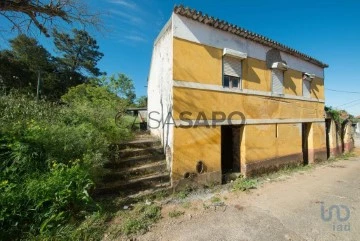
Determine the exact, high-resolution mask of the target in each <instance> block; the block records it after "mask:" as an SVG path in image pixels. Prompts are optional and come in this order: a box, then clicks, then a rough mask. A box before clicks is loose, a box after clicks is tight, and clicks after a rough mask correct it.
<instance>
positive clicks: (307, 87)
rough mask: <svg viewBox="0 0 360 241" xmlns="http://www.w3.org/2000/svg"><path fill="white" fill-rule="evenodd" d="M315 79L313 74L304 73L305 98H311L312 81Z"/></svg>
mask: <svg viewBox="0 0 360 241" xmlns="http://www.w3.org/2000/svg"><path fill="white" fill-rule="evenodd" d="M314 77H315V75H313V74H308V73H303V78H302V79H303V96H304V97H308V98H309V97H311V81H312V79H313V78H314Z"/></svg>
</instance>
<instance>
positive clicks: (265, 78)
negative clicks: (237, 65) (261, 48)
mask: <svg viewBox="0 0 360 241" xmlns="http://www.w3.org/2000/svg"><path fill="white" fill-rule="evenodd" d="M242 88H243V89H249V90H260V91H271V70H270V69H268V68H267V67H266V62H265V61H261V60H258V59H254V58H247V59H244V60H243V61H242Z"/></svg>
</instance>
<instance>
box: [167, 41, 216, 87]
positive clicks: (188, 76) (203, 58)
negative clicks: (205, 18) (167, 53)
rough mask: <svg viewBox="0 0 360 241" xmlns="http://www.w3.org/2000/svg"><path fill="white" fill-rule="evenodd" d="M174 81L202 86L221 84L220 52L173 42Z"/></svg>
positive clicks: (205, 47) (183, 42)
mask: <svg viewBox="0 0 360 241" xmlns="http://www.w3.org/2000/svg"><path fill="white" fill-rule="evenodd" d="M173 51H174V60H173V64H174V65H173V71H174V74H173V75H174V79H176V80H182V81H191V82H197V83H203V84H214V85H221V84H222V50H221V49H217V48H213V47H209V46H205V45H201V44H196V43H192V42H188V41H186V40H180V39H177V38H174V41H173Z"/></svg>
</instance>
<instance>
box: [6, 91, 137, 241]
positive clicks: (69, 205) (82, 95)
mask: <svg viewBox="0 0 360 241" xmlns="http://www.w3.org/2000/svg"><path fill="white" fill-rule="evenodd" d="M62 100H63V101H64V102H65V105H58V104H54V103H51V102H46V101H44V100H39V101H36V100H35V98H34V96H28V95H23V94H20V93H18V92H16V91H13V92H11V93H10V94H7V95H1V96H0V112H1V113H2V115H1V116H0V123H1V126H0V158H1V165H0V203H1V209H0V226H1V230H2V231H1V236H0V239H2V240H15V239H26V238H29V237H36V236H39V237H42V239H45V237H54V236H57V235H58V233H59V232H61V231H63V230H64V229H74V230H75V229H76V227H77V225H78V224H79V223H81V221H83V220H85V219H86V218H87V217H89V216H90V217H91V216H94V215H96V213H98V212H99V211H100V210H101V207H100V206H99V205H98V204H96V203H95V201H94V200H93V199H92V198H91V196H90V195H89V192H91V190H92V189H93V188H94V185H95V182H94V180H96V173H97V171H96V170H97V168H98V167H100V166H101V165H102V163H103V161H104V160H106V158H107V156H108V146H109V144H110V143H111V142H113V141H119V140H120V138H121V139H122V140H125V139H127V138H130V137H131V132H130V131H129V130H128V129H126V128H125V127H123V128H122V127H121V126H115V123H114V116H115V114H116V113H117V112H118V111H119V110H122V109H123V108H125V104H124V102H125V101H123V100H122V99H120V98H119V97H117V96H116V95H115V94H113V93H111V92H109V91H108V90H107V89H106V88H105V87H99V86H93V85H87V84H84V85H79V86H77V87H74V88H72V89H70V91H69V92H68V93H67V94H66V95H64V96H63V98H62ZM125 126H126V125H125ZM77 232H78V233H79V232H80V231H79V230H78V231H77ZM79 235H80V234H79ZM80 236H81V235H80Z"/></svg>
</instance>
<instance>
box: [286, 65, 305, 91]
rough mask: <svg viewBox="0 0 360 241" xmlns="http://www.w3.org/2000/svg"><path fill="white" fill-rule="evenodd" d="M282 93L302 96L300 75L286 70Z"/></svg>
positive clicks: (291, 70)
mask: <svg viewBox="0 0 360 241" xmlns="http://www.w3.org/2000/svg"><path fill="white" fill-rule="evenodd" d="M284 93H285V94H288V95H297V96H301V95H302V73H301V72H299V71H296V70H293V69H288V70H287V71H285V73H284Z"/></svg>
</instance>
